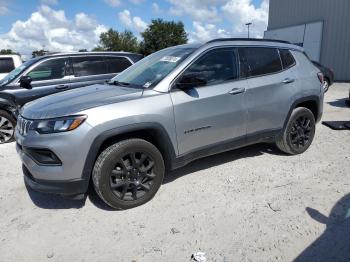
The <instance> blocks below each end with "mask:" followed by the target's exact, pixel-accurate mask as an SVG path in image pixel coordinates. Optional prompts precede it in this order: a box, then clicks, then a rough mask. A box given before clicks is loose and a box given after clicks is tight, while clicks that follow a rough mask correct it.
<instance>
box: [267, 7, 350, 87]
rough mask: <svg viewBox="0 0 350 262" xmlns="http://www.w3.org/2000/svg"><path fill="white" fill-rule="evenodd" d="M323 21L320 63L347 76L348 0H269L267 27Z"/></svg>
mask: <svg viewBox="0 0 350 262" xmlns="http://www.w3.org/2000/svg"><path fill="white" fill-rule="evenodd" d="M316 21H323V22H324V27H323V40H322V47H321V60H320V61H321V63H322V64H324V65H326V66H328V67H330V68H332V69H333V70H334V72H335V77H336V79H337V80H347V81H348V80H350V0H270V12H269V25H268V30H271V29H277V28H282V27H287V26H293V25H299V24H303V23H310V22H316Z"/></svg>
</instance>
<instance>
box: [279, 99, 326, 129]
mask: <svg viewBox="0 0 350 262" xmlns="http://www.w3.org/2000/svg"><path fill="white" fill-rule="evenodd" d="M298 107H305V108H307V109H309V110H310V111H311V112H312V114H313V115H314V117H315V121H316V122H319V120H320V118H321V115H322V114H321V109H320V99H319V97H317V96H307V97H303V98H300V99H297V100H295V101H294V103H293V104H292V106H291V107H290V109H289V112H288V117H287V118H286V120H285V122H284V125H283V128H285V127H286V125H287V123H288V120H289V118H290V116H291V114H292V112H293V110H294V109H295V108H298Z"/></svg>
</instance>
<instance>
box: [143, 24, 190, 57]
mask: <svg viewBox="0 0 350 262" xmlns="http://www.w3.org/2000/svg"><path fill="white" fill-rule="evenodd" d="M141 35H142V37H143V41H142V43H141V52H142V53H143V54H144V55H148V54H151V53H153V52H156V51H158V50H160V49H163V48H166V47H170V46H174V45H180V44H186V43H187V40H188V39H187V34H186V31H185V28H184V24H183V23H182V22H177V23H175V22H174V21H163V20H162V19H156V20H152V23H151V24H150V25H149V26H148V28H147V29H146V30H145V32H143V33H141Z"/></svg>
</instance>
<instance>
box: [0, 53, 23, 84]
mask: <svg viewBox="0 0 350 262" xmlns="http://www.w3.org/2000/svg"><path fill="white" fill-rule="evenodd" d="M21 64H22V59H21V57H20V56H19V55H0V80H1V79H3V78H4V77H5V76H6V75H7V74H8V73H10V72H11V71H12V70H13V69H15V68H16V67H18V66H20V65H21Z"/></svg>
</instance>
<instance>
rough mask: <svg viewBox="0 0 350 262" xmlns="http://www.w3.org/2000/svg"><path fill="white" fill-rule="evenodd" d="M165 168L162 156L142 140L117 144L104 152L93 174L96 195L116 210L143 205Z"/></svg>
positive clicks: (157, 185)
mask: <svg viewBox="0 0 350 262" xmlns="http://www.w3.org/2000/svg"><path fill="white" fill-rule="evenodd" d="M164 172H165V166H164V161H163V158H162V155H161V153H160V152H159V150H158V149H157V148H156V147H155V146H154V145H152V144H151V143H149V142H147V141H145V140H143V139H128V140H124V141H120V142H118V143H116V144H114V145H112V146H110V147H108V148H107V149H105V150H104V151H103V152H102V153H101V154H100V155H99V157H98V159H97V160H96V163H95V166H94V170H93V173H92V179H93V184H94V187H95V190H96V192H97V194H98V195H99V196H100V198H101V199H102V200H103V201H104V202H105V203H106V204H108V205H109V206H111V207H113V208H115V209H128V208H132V207H136V206H139V205H142V204H144V203H146V202H148V201H149V200H151V199H152V198H153V196H154V195H155V194H156V192H157V191H158V189H159V187H160V185H161V184H162V181H163V178H164Z"/></svg>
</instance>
